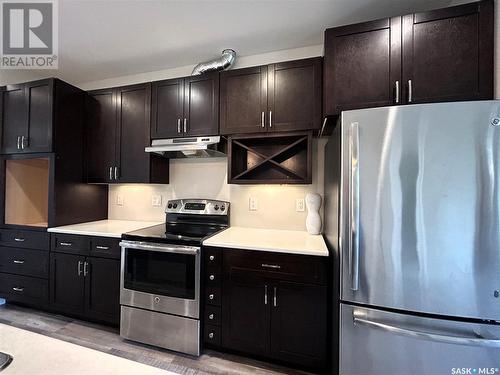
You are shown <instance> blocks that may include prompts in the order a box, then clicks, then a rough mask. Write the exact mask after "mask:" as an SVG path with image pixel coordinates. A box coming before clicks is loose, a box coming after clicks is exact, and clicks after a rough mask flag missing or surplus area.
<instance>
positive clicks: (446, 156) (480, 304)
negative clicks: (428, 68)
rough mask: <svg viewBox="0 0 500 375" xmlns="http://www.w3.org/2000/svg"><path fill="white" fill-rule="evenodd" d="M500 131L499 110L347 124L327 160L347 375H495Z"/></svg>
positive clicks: (494, 104)
mask: <svg viewBox="0 0 500 375" xmlns="http://www.w3.org/2000/svg"><path fill="white" fill-rule="evenodd" d="M499 125H500V101H476V102H456V103H440V104H422V105H408V106H395V107H386V108H376V109H366V110H356V111H347V112H343V113H342V115H341V119H340V121H339V126H337V128H336V129H335V131H334V134H333V135H332V137H331V138H330V139H329V142H328V144H327V147H326V159H325V162H326V166H325V170H326V175H325V210H326V214H325V238H326V239H327V242H328V244H329V246H330V248H331V250H332V253H333V255H334V259H335V260H336V264H337V265H338V271H339V272H340V277H338V273H337V272H334V273H335V274H336V278H335V279H334V285H336V286H337V287H336V288H335V290H336V293H337V292H338V295H334V298H335V297H336V298H339V297H340V311H339V312H338V315H339V316H338V317H337V316H334V323H335V322H336V321H337V318H339V321H340V324H339V331H340V342H339V343H335V345H334V348H335V349H334V353H333V355H334V357H336V356H339V362H340V374H342V375H359V374H374V375H378V374H381V375H382V374H383V375H399V374H429V375H438V374H459V373H471V374H481V373H482V374H496V373H499V370H498V369H499V368H500V173H499V167H500V126H499ZM337 280H339V281H337ZM334 315H335V314H334ZM337 350H338V352H337ZM460 371H469V372H460Z"/></svg>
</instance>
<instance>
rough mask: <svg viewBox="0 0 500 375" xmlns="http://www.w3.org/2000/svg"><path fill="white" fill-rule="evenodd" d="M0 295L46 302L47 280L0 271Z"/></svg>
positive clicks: (22, 300)
mask: <svg viewBox="0 0 500 375" xmlns="http://www.w3.org/2000/svg"><path fill="white" fill-rule="evenodd" d="M0 295H2V296H3V297H6V298H7V299H12V300H16V301H20V302H31V303H47V301H48V295H49V281H48V280H43V279H37V278H34V277H28V276H18V275H9V274H6V273H0Z"/></svg>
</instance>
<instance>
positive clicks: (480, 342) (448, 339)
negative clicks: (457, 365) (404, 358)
mask: <svg viewBox="0 0 500 375" xmlns="http://www.w3.org/2000/svg"><path fill="white" fill-rule="evenodd" d="M354 325H364V326H366V327H370V328H375V329H379V330H381V331H385V332H389V333H393V334H395V335H400V336H406V337H411V338H415V339H421V340H428V341H437V342H442V343H446V344H456V345H469V346H482V347H485V348H497V349H498V348H500V340H490V339H484V338H475V337H457V336H447V335H439V334H436V333H429V332H421V331H414V330H411V329H406V328H400V327H396V326H392V325H389V324H385V323H379V322H374V321H371V320H367V319H361V318H354Z"/></svg>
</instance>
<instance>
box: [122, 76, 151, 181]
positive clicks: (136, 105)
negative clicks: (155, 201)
mask: <svg viewBox="0 0 500 375" xmlns="http://www.w3.org/2000/svg"><path fill="white" fill-rule="evenodd" d="M150 105H151V84H149V83H147V84H140V85H134V86H127V87H122V88H119V89H117V106H118V135H117V137H118V142H117V154H118V158H117V166H118V170H119V172H118V173H117V177H118V180H119V182H149V173H150V170H149V167H150V165H149V158H150V154H148V153H146V152H145V151H144V148H145V147H146V146H149V143H150V135H149V134H150Z"/></svg>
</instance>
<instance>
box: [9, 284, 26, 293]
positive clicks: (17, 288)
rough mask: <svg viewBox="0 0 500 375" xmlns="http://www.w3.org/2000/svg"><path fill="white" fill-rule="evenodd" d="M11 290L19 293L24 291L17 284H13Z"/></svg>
mask: <svg viewBox="0 0 500 375" xmlns="http://www.w3.org/2000/svg"><path fill="white" fill-rule="evenodd" d="M12 290H13V291H14V292H21V293H22V292H24V288H22V287H19V286H15V287H14V288H12Z"/></svg>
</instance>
